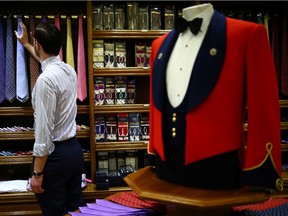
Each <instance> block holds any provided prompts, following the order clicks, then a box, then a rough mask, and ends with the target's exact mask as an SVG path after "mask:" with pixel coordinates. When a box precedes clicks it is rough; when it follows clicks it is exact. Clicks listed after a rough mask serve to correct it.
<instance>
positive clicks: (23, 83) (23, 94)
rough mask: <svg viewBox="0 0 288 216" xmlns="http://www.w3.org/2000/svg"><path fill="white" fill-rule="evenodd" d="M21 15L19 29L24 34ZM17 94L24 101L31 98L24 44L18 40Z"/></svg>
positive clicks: (19, 32)
mask: <svg viewBox="0 0 288 216" xmlns="http://www.w3.org/2000/svg"><path fill="white" fill-rule="evenodd" d="M21 21H22V18H21V16H18V23H17V26H18V27H17V31H18V34H19V35H21V34H22V30H21V26H20V22H21ZM16 95H17V99H18V100H19V101H20V102H22V103H24V102H25V101H27V100H28V99H29V90H28V78H27V71H26V61H25V52H24V46H23V45H22V44H21V43H20V42H19V41H18V40H17V53H16Z"/></svg>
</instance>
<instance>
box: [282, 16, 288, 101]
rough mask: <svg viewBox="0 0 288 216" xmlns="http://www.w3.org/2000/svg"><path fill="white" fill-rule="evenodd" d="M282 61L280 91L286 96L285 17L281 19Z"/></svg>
mask: <svg viewBox="0 0 288 216" xmlns="http://www.w3.org/2000/svg"><path fill="white" fill-rule="evenodd" d="M282 32H283V33H282V55H281V56H282V60H281V64H282V65H281V91H282V93H283V94H284V95H285V96H287V95H288V50H287V49H288V47H287V45H288V44H287V39H288V38H287V26H286V17H283V29H282Z"/></svg>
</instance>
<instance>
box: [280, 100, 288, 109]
mask: <svg viewBox="0 0 288 216" xmlns="http://www.w3.org/2000/svg"><path fill="white" fill-rule="evenodd" d="M279 103H280V107H281V108H285V107H288V100H279Z"/></svg>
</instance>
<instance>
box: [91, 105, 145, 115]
mask: <svg viewBox="0 0 288 216" xmlns="http://www.w3.org/2000/svg"><path fill="white" fill-rule="evenodd" d="M129 112H138V113H143V112H149V104H127V105H99V106H94V113H95V114H105V113H129Z"/></svg>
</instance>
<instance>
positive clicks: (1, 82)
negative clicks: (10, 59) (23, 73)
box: [0, 17, 5, 103]
mask: <svg viewBox="0 0 288 216" xmlns="http://www.w3.org/2000/svg"><path fill="white" fill-rule="evenodd" d="M4 100H5V51H4V34H3V19H2V17H0V103H2V102H3V101H4Z"/></svg>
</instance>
